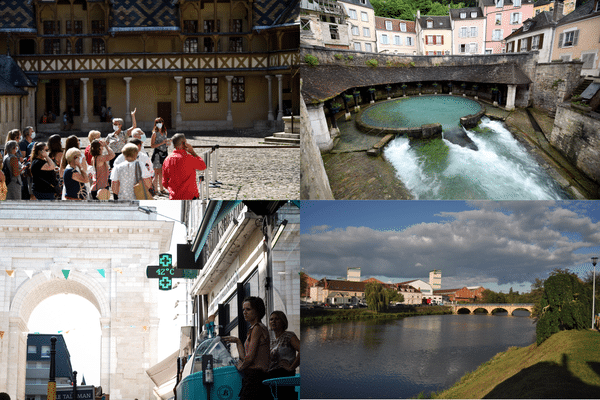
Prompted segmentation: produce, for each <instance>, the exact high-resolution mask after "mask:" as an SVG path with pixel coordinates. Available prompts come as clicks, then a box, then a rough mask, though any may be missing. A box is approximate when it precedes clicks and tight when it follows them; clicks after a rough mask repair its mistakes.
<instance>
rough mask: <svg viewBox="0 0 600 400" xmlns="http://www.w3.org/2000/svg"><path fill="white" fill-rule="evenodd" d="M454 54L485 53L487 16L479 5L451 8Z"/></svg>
mask: <svg viewBox="0 0 600 400" xmlns="http://www.w3.org/2000/svg"><path fill="white" fill-rule="evenodd" d="M450 21H451V24H452V54H458V55H461V54H462V55H470V54H483V52H484V51H485V46H484V43H485V21H486V19H485V17H484V16H483V12H482V11H481V8H479V7H468V8H458V9H451V10H450Z"/></svg>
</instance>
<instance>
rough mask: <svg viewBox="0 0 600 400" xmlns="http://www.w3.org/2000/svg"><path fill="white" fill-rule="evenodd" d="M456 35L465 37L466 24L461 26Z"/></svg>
mask: <svg viewBox="0 0 600 400" xmlns="http://www.w3.org/2000/svg"><path fill="white" fill-rule="evenodd" d="M458 37H461V38H465V37H467V27H466V26H463V27H461V28H460V31H459V33H458Z"/></svg>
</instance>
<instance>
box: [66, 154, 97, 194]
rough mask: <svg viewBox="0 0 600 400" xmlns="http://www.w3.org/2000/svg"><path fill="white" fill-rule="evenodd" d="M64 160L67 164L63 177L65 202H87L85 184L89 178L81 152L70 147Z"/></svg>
mask: <svg viewBox="0 0 600 400" xmlns="http://www.w3.org/2000/svg"><path fill="white" fill-rule="evenodd" d="M65 158H66V160H67V164H68V165H67V167H66V168H65V173H64V175H63V181H64V185H65V189H66V194H65V200H87V196H88V193H87V188H86V187H85V184H86V183H89V181H90V178H89V176H88V174H87V164H85V161H84V159H83V154H81V150H79V149H78V148H76V147H71V148H70V149H69V150H67V154H66V156H65ZM83 171H86V172H83Z"/></svg>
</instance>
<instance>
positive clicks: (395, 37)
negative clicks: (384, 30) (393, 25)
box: [394, 35, 402, 46]
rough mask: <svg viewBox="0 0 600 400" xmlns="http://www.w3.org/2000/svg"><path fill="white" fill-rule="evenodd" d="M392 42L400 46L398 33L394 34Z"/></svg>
mask: <svg viewBox="0 0 600 400" xmlns="http://www.w3.org/2000/svg"><path fill="white" fill-rule="evenodd" d="M394 44H395V45H396V46H402V40H401V39H400V36H398V35H396V36H394Z"/></svg>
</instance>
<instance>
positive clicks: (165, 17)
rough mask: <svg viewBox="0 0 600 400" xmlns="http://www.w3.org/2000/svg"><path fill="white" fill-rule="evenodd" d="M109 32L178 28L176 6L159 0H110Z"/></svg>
mask: <svg viewBox="0 0 600 400" xmlns="http://www.w3.org/2000/svg"><path fill="white" fill-rule="evenodd" d="M110 16H111V27H110V29H109V32H128V31H132V32H138V31H160V30H170V31H176V30H179V23H178V12H177V7H174V6H173V5H172V3H171V2H169V1H160V0H144V1H136V0H112V9H111V15H110Z"/></svg>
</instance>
